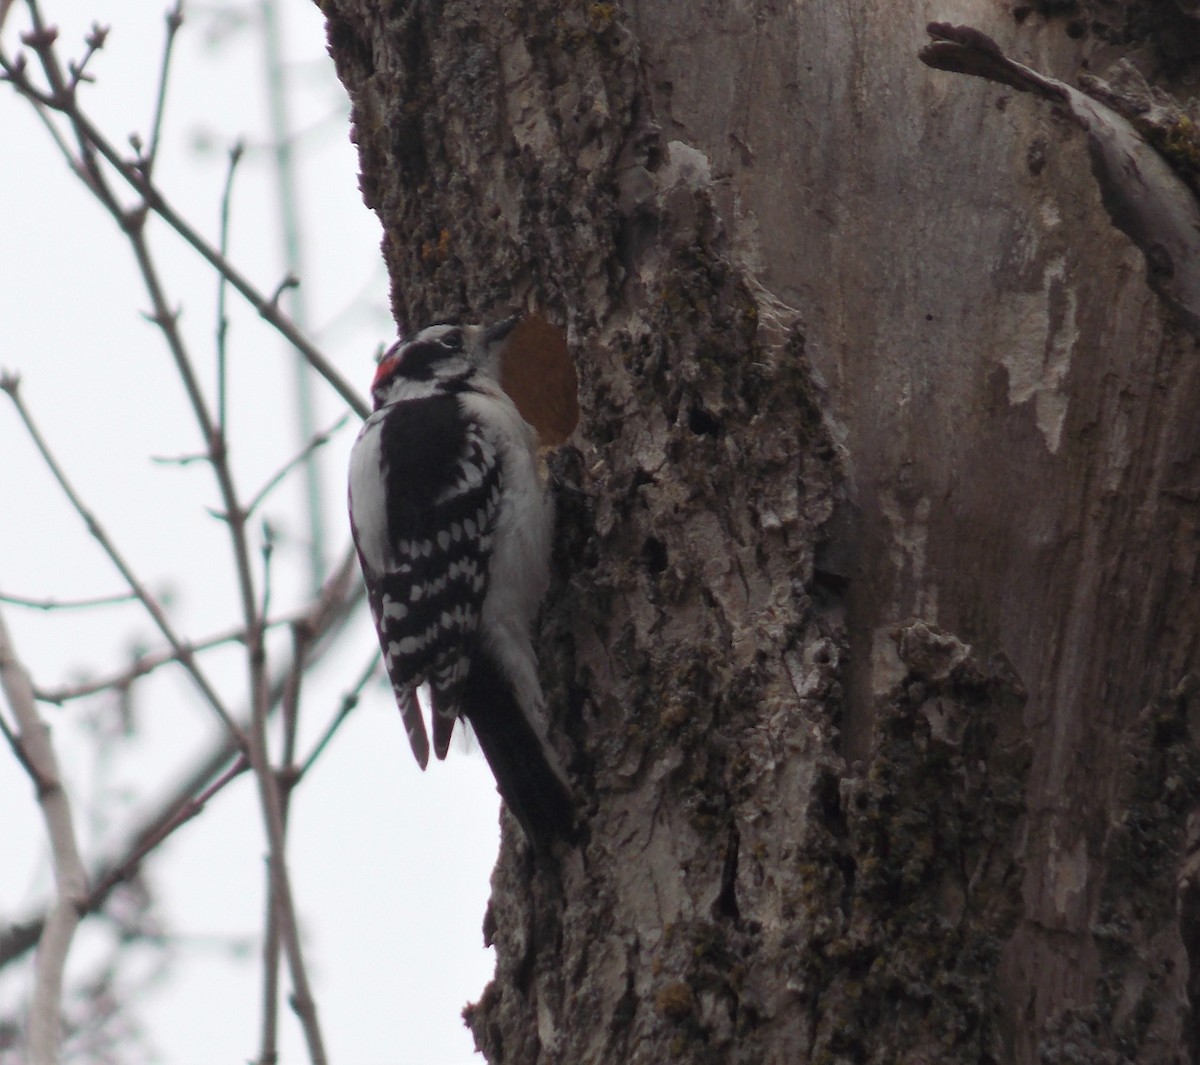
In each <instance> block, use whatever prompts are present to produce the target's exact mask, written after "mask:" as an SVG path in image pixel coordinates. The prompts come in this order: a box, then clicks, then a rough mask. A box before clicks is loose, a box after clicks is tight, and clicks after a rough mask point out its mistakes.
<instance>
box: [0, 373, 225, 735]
mask: <svg viewBox="0 0 1200 1065" xmlns="http://www.w3.org/2000/svg"><path fill="white" fill-rule="evenodd" d="M19 384H20V381H19V379H18V378H17V377H13V376H9V375H5V376H0V391H3V392H4V393H6V394H7V395H8V397H9V399H11V400H12V402H13V406H14V407H16V409H17V413H18V415H20V418H21V421H22V422H23V423H24V425H25V429H26V431H27V432H28V433H29V436H30V439H31V440H32V441H33V443H34V446H35V447H36V448H37V450H38V452H39V454H41V456H42V459H43V461H45V463H46V465H47V467H49V469H50V472H51V474H52V475H53V477H54V479H55V480H56V481H57V482H58V485H59V487H60V488H61V489H62V491H63V494H64V495H65V496H66V497H67V499H68V500H69V501H70V503H71V506H73V507H74V508H75V511H76V513H77V514H78V515H79V516H80V517H81V518H82V519H83V522H84V524H85V525H86V526H87V529H88V532H90V533H91V534H92V537H93V538H94V539H95V540H96V542H97V543H99V544H100V546H101V548H103V550H104V553H105V554H106V555H108V557H109V560H110V561H111V562H112V564H113V565H114V566H116V567H117V570H118V571H119V572H120V574H121V576H122V577H124V578H125V580H126V582H127V583H128V584H129V587H130V590H131V591H132V592H133V594H134V595H136V596H137V598H138V600H139V602H141V604H142V605H143V606H144V607H145V608H146V611H147V613H148V614H149V615H150V617H151V618H152V619H153V620H154V623H155V625H157V626H158V630H159V632H161V633H162V634H163V636H164V637H165V638H166V640H167V643H169V644H170V645H171V649H172V650H173V651H174V652H175V656H176V658H177V659H178V661H179V663H180V664H181V665H182V666H183V667H184V669H186V670H187V672H188V673H189V674H190V676H191V677H192V679H193V680H194V681H195V683H196V686H197V687H198V688H199V689H200V692H201V694H202V695H203V696H204V699H205V701H206V702H207V703H208V705H209V706H211V707H212V709H213V712H214V713H215V714H216V715H217V717H219V718H220V719H221V722H222V724H224V726H225V727H226V728H227V729H228V730H229V731H230V734H231V735H233V736H234V737H237V738H238V742H239V744H241V743H244V742H245V740H244V737H242V735H241V732H240V730H239V729H238V727H237V725H236V723H235V722H234V720H233V718H232V717H231V716H230V714H229V711H228V710H227V709H226V707H225V704H224V702H223V701H222V699H221V697H220V696H219V695H218V694H217V692H216V689H215V688H213V686H212V684H211V683H210V682H209V680H208V678H207V677H206V676H205V675H204V673H203V672H202V671H201V669H200V666H199V663H197V661H196V658H195V656H194V655H193V654H192V653H191V651H190V649H189V648H188V647H187V645H186V644H185V643H184V641H183V640H182V639H181V638H180V637H179V635H178V634H177V633H176V632H175V629H174V627H173V626H172V625H171V622H170V621H169V620H168V618H167V615H166V612H165V611H164V610H163V608H162V606H161V605H160V604H159V602H158V600H157V599H156V598H155V597H154V596H153V595H152V594H151V592H150V590H149V589H148V588H147V587H146V586H145V585H144V584H143V583H142V582H141V580H140V579H139V578H138V577H137V576H136V574H134V572H133V568H132V567H131V566H130V565H129V563H128V562H127V561H126V560H125V557H124V555H122V554H121V552H120V551H118V550H117V547H116V545H115V544H114V543H113V541H112V538H111V537H110V536H109V535H108V533H107V532H106V531H105V530H104V527H103V526H102V525H101V524H100V522H99V521H98V520H97V519H96V517H95V515H94V514H92V512H91V511H89V510H88V509H87V507H86V506H84V503H83V500H82V499H81V498H80V496H79V493H78V492H76V491H75V488H74V487H73V486H72V484H71V482H70V481H69V480H67V476H66V474H65V473H64V472H63V469H62V467H61V466H59V464H58V460H57V459H56V458H55V457H54V455H53V454H52V453H51V451H50V448H49V445H47V443H46V441H45V439H44V438H43V437H42V434H41V433H40V432H39V430H38V428H37V425H36V424H35V423H34V421H33V417H32V415H30V413H29V410H28V408H27V407H26V406H25V403H24V401H23V400H22V399H21V395H20V390H19Z"/></svg>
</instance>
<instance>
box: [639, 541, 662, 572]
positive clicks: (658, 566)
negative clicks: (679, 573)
mask: <svg viewBox="0 0 1200 1065" xmlns="http://www.w3.org/2000/svg"><path fill="white" fill-rule="evenodd" d="M642 561H643V562H644V563H645V564H646V569H648V570H649V571H650V572H651V573H662V571H663V570H665V569H666V568H667V548H666V545H665V544H664V543H663V542H662V541H661V540H659V539H658V538H657V537H654V536H647V537H646V542H645V543H644V544H642Z"/></svg>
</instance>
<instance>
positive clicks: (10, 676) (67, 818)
mask: <svg viewBox="0 0 1200 1065" xmlns="http://www.w3.org/2000/svg"><path fill="white" fill-rule="evenodd" d="M0 687H3V690H4V696H5V699H6V700H7V701H8V705H9V707H10V708H11V709H12V712H13V716H14V717H15V718H16V720H17V727H18V730H19V731H18V734H17V736H16V742H17V744H18V745H19V746H20V749H21V750H22V751H23V752H24V755H25V759H26V761H25V764H26V766H27V767H28V768H30V769H31V771H32V772H31V775H32V777H33V781H34V784H35V785H36V787H37V795H38V802H39V804H40V805H41V808H42V817H43V819H44V820H45V822H46V834H47V836H48V837H49V840H50V853H51V858H52V861H53V865H54V884H55V899H54V903H53V905H52V906H51V907H50V912H49V914H48V916H47V918H46V923H45V926H44V927H43V928H42V934H41V938H40V941H39V943H38V952H37V960H36V963H35V966H34V987H33V999H32V1002H31V1003H30V1007H29V1033H28V1041H29V1058H30V1061H31V1062H32V1063H33V1065H57V1063H58V1060H59V1055H58V1051H59V1043H60V1040H61V1037H62V1032H61V1024H60V1021H59V1017H60V1015H61V1012H62V984H63V970H64V968H65V967H66V963H67V953H68V951H69V950H70V948H71V940H72V938H73V937H74V935H75V928H76V926H77V925H78V924H79V918H80V916H81V914H82V912H83V906H84V904H85V903H84V900H85V898H86V895H87V875H86V873H85V872H84V869H83V861H82V860H81V859H80V857H79V848H78V847H77V845H76V843H75V828H74V825H73V823H72V820H71V806H70V802H69V801H68V799H67V793H66V791H65V789H64V788H63V785H62V779H61V777H60V776H59V771H58V760H57V759H56V758H55V756H54V748H53V746H52V745H51V743H50V730H49V729H48V728H47V727H46V725H45V723H44V722H43V721H42V720H41V718H40V717H39V716H38V713H37V707H36V705H35V703H34V698H33V686H32V684H30V681H29V674H28V673H27V672H26V671H25V669H24V667H23V666H22V665H21V664H20V662H19V661H18V660H17V656H16V652H15V651H14V649H13V646H12V641H11V639H10V637H9V634H8V629H7V627H6V626H5V624H4V617H3V615H2V614H0Z"/></svg>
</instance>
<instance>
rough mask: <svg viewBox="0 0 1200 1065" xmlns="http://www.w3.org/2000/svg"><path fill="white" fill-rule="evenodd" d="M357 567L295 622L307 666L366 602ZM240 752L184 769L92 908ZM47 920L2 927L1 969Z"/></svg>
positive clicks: (344, 565) (278, 684)
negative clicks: (302, 634) (147, 841)
mask: <svg viewBox="0 0 1200 1065" xmlns="http://www.w3.org/2000/svg"><path fill="white" fill-rule="evenodd" d="M357 570H358V563H357V559H356V557H355V554H354V551H353V550H350V551H347V552H346V554H345V555H344V556H343V558H342V561H341V564H340V566H339V567H338V568H337V569H336V570H335V571H334V574H333V575H332V576H331V577H330V579H329V580H328V581H326V582H325V586H324V588H322V590H321V594H320V595H319V596H317V598H316V599H314V600H313V602H312V603H311V604H310V606H309V609H308V610H307V611H306V612H305V614H304V615H303V618H302V619H301V620H300V621H299V622H297V623H298V624H303V625H304V626H305V629H306V630H307V631H308V632H309V633H310V634H311V635H310V638H309V641H308V643H307V645H306V651H307V656H308V657H307V660H306V662H305V668H307V667H308V666H309V665H311V664H312V663H313V662H316V661H319V660H320V659H321V658H322V657H323V656H324V654H326V653H327V652H328V650H329V649H330V645H331V644H332V642H333V641H335V640H336V639H337V638H338V637H339V636H340V635H341V633H342V632H344V631H345V629H344V623H345V621H346V619H347V618H348V617H349V616H350V615H351V613H352V612H353V611H354V610H355V609H356V608H358V607H360V606H361V605H362V599H363V595H364V592H363V587H362V583H361V581H360V580H359V578H358V574H357ZM293 668H294V664H289V665H288V668H287V670H285V671H284V673H283V675H282V677H281V678H279V679H276V680H275V681H274V682H273V683H272V685H271V705H272V706H274V705H276V704H278V703H279V701H280V700H281V699H282V696H283V689H284V686H285V685H286V683H287V678H288V677H289V676H290V675H291V671H292V669H293ZM238 755H239V751H238V747H237V744H236V742H235V741H234V739H233V737H232V736H230V735H228V734H227V733H226V734H222V735H221V737H220V738H219V739H218V740H216V742H215V743H214V745H213V747H212V748H211V749H210V750H209V751H207V752H206V753H205V754H204V755H202V756H201V757H200V758H199V759H198V760H197V762H196V764H195V765H194V766H193V767H192V769H191V770H190V771H189V772H187V773H186V774H184V778H183V781H182V783H181V784H180V785H179V786H178V787H177V788H176V789H175V790H174V792H173V793H172V795H170V796H169V797H168V798H167V799H166V800H165V801H164V802H162V803H160V804H159V806H158V808H157V809H156V811H155V812H154V813H152V814H151V815H150V816H149V817H147V818H146V819H145V820H144V821H143V822H142V825H141V827H140V828H139V829H138V830H137V831H136V832H135V833H134V834H133V837H132V838H133V841H134V842H133V843H132V844H130V846H129V847H127V848H126V850H125V853H124V854H123V855H122V856H120V857H118V858H116V859H115V860H113V861H111V862H108V863H106V864H105V865H103V866H102V867H101V868H100V869H99V870H98V871H97V872H96V874H95V875H94V876H93V877H92V883H93V884H94V885H95V886H94V887H93V889H92V891H91V892H90V894H89V895H88V903H87V909H88V912H89V913H93V912H95V911H97V910H99V909H100V907H102V906H103V905H104V903H105V902H106V901H107V898H108V894H109V893H111V891H112V889H113V888H114V887H116V885H117V884H118V883H120V880H119V879H114V877H113V875H112V871H113V870H115V869H120V868H121V867H122V866H124V865H126V864H128V862H129V861H130V856H131V855H132V854H133V853H135V851H137V850H138V848H139V847H140V844H139V843H138V841H139V840H141V839H143V838H145V837H148V836H150V835H152V834H153V833H155V832H158V831H159V830H160V829H161V827H162V826H163V825H165V824H167V823H169V822H171V821H172V820H173V819H174V818H175V816H176V811H177V810H178V808H179V806H180V805H181V804H182V803H185V802H186V801H188V799H189V798H190V797H191V796H192V795H193V794H195V793H196V792H197V791H200V790H201V789H203V788H204V787H205V786H206V785H207V783H208V781H210V780H212V779H213V777H214V776H216V775H217V774H219V773H223V772H226V771H227V770H228V768H229V767H230V765H231V761H232V760H233V759H235V758H236V757H238ZM310 760H311V759H310ZM44 925H45V918H44V917H43V916H41V915H38V916H35V917H29V918H26V919H24V920H22V921H18V922H15V923H13V924H10V925H7V926H5V927H4V928H0V968H2V967H3V966H5V965H7V964H8V963H9V962H12V961H14V960H16V959H18V958H20V957H22V956H23V955H24V954H25V953H26V952H27V951H29V950H30V949H32V948H33V946H34V945H35V944H36V943H37V941H38V937H39V936H40V935H41V932H42V929H43V927H44Z"/></svg>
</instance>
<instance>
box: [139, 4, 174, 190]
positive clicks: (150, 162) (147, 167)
mask: <svg viewBox="0 0 1200 1065" xmlns="http://www.w3.org/2000/svg"><path fill="white" fill-rule="evenodd" d="M166 20H167V36H166V40H165V41H164V43H163V57H162V66H161V67H160V68H159V74H158V92H157V93H156V94H155V98H154V120H153V122H151V124H150V143H149V145H148V146H147V148H146V152H145V155H143V156H142V164H141V165H142V173H143V174H145V175H146V178H147V180H149V178H150V175H151V173H152V172H153V170H154V164H155V162H156V160H157V159H158V142H159V135H160V134H161V133H162V122H163V113H164V111H165V110H166V104H167V75H168V73H169V72H170V70H171V53H172V51H173V49H174V45H175V37H176V36H177V35H178V33H179V28H180V27H181V26H182V25H183V0H177V2H176V4H175V6H174V7H173V8H172V9H171V10H170V11H168V12H167V15H166Z"/></svg>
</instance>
